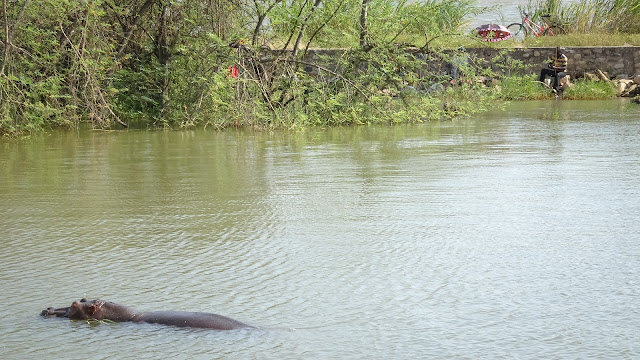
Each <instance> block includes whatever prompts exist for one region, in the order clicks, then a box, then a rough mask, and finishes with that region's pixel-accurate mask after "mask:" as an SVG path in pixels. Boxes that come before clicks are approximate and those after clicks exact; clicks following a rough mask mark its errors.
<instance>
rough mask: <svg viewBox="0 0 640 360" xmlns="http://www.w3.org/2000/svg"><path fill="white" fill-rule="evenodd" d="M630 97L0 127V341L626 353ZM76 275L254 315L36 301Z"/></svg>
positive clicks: (630, 340) (31, 350)
mask: <svg viewBox="0 0 640 360" xmlns="http://www.w3.org/2000/svg"><path fill="white" fill-rule="evenodd" d="M639 119H640V107H638V106H635V107H634V106H632V105H630V104H628V103H624V102H619V101H606V102H599V101H592V102H579V101H556V102H552V101H545V102H527V103H514V104H512V105H510V106H509V107H508V108H507V109H506V111H500V110H496V111H495V112H492V113H488V114H483V115H481V116H478V117H474V118H472V119H462V120H456V121H452V122H442V123H431V124H424V125H419V126H395V127H355V128H339V129H309V130H308V131H306V132H299V133H287V132H258V133H253V132H246V131H233V130H230V131H225V132H214V131H202V130H198V131H186V132H164V131H159V132H147V131H124V132H99V131H94V132H81V133H76V132H64V131H56V132H52V133H49V134H45V135H35V136H33V137H31V138H30V139H23V140H10V139H2V140H0V169H2V171H1V172H0V185H1V186H2V191H1V192H0V214H2V221H1V222H0V234H2V240H0V241H2V247H1V248H0V263H1V264H2V265H1V268H0V269H1V271H0V304H2V308H0V315H1V316H2V318H3V321H2V323H1V325H0V338H1V339H2V341H0V358H2V359H34V358H44V359H55V358H64V359H107V358H108V359H131V358H136V359H145V358H148V359H158V358H168V357H173V358H184V359H186V358H189V359H212V358H229V359H329V358H331V359H333V358H343V359H352V358H355V359H414V358H424V359H445V358H456V359H483V358H484V359H501V358H504V359H513V358H519V359H540V358H545V359H547V358H556V359H565V358H571V359H574V358H580V359H588V358H597V359H603V358H611V359H634V358H635V359H637V358H638V357H640V345H639V344H640V332H639V331H638V329H639V328H640V308H639V307H640V301H639V300H638V299H639V298H640V290H639V289H640V287H639V284H638V279H639V278H640V277H639V271H640V268H639V265H640V222H639V221H638V219H640V164H639V162H638V159H639V158H640V142H639V141H638V136H639V135H640V121H639ZM83 296H87V297H89V298H103V299H108V300H111V301H115V302H119V303H123V304H127V305H130V306H134V307H136V308H139V309H145V310H163V309H167V310H188V311H207V312H215V313H219V314H223V315H227V316H231V317H233V318H236V319H238V320H241V321H244V322H247V323H250V324H252V325H255V326H257V327H259V329H258V330H239V331H229V332H219V331H207V330H188V329H180V328H172V327H162V326H157V325H150V324H126V323H125V324H120V325H108V324H100V325H90V324H87V323H84V322H72V321H68V320H66V319H44V318H41V317H39V316H38V314H39V312H40V311H41V310H42V309H44V308H46V307H48V306H68V305H69V304H70V303H71V301H72V300H74V299H79V298H81V297H83Z"/></svg>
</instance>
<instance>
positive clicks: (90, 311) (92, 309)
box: [87, 304, 98, 316]
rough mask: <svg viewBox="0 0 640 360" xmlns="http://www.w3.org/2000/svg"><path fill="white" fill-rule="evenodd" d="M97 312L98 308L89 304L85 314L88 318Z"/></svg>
mask: <svg viewBox="0 0 640 360" xmlns="http://www.w3.org/2000/svg"><path fill="white" fill-rule="evenodd" d="M97 310H98V307H97V306H96V305H95V304H91V305H89V306H87V314H88V315H89V316H93V314H95V313H96V311H97Z"/></svg>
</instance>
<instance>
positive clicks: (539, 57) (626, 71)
mask: <svg viewBox="0 0 640 360" xmlns="http://www.w3.org/2000/svg"><path fill="white" fill-rule="evenodd" d="M466 50H467V52H468V53H469V54H470V55H471V56H470V58H471V59H474V58H475V59H477V63H476V64H477V65H479V66H481V67H489V68H492V69H493V70H494V71H497V72H501V71H502V70H503V69H505V66H504V65H505V64H506V63H508V62H509V61H511V60H516V61H517V62H521V64H522V65H523V67H521V68H519V69H516V70H510V71H511V72H516V73H521V74H537V73H539V72H540V69H541V68H542V67H543V66H544V64H545V63H546V61H547V60H548V59H549V58H550V57H552V56H554V55H555V48H553V47H536V48H515V49H493V48H467V49H466ZM343 52H344V50H340V49H317V50H311V51H309V55H308V60H312V61H318V62H319V63H321V64H325V65H326V66H328V67H329V68H332V67H334V66H333V65H335V61H332V59H337V58H338V57H340V56H341V54H342V53H343ZM565 53H566V55H567V57H568V58H569V66H568V73H569V74H570V75H571V77H572V78H574V79H575V78H580V77H582V76H584V73H586V72H594V71H596V70H602V71H604V72H606V73H607V74H608V75H609V76H611V77H619V78H622V77H626V78H631V77H633V76H634V75H640V46H609V47H596V46H585V47H566V48H565ZM425 58H427V57H425ZM425 62H427V63H428V64H427V67H432V66H435V67H438V66H443V64H442V61H441V60H440V61H437V60H436V62H437V63H433V60H425ZM506 68H508V69H512V68H511V67H506ZM306 70H307V71H308V72H310V73H313V72H317V69H314V68H312V67H309V68H308V69H306Z"/></svg>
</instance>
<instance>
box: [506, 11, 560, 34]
mask: <svg viewBox="0 0 640 360" xmlns="http://www.w3.org/2000/svg"><path fill="white" fill-rule="evenodd" d="M541 17H542V22H541V23H540V24H536V23H535V22H534V21H533V20H531V17H530V16H529V14H527V13H525V14H524V19H522V23H513V24H510V25H509V26H507V29H509V31H510V32H511V33H512V34H513V35H514V36H518V35H519V34H520V33H521V32H522V33H524V36H529V34H531V35H534V36H546V35H550V36H556V33H560V32H562V29H561V28H560V27H559V26H558V25H557V24H552V25H551V26H549V24H547V22H546V21H544V18H550V17H551V15H549V14H547V15H542V16H541ZM552 28H555V29H556V32H554V31H553V30H552Z"/></svg>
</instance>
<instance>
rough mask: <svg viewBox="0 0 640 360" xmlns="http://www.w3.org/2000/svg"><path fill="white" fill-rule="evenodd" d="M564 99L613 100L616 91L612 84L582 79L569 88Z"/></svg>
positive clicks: (563, 95)
mask: <svg viewBox="0 0 640 360" xmlns="http://www.w3.org/2000/svg"><path fill="white" fill-rule="evenodd" d="M562 97H563V98H564V99H570V100H596V99H613V98H615V97H616V91H615V89H614V88H613V85H612V84H611V83H608V82H603V81H589V80H586V79H581V80H580V81H576V82H575V83H574V84H573V86H571V87H569V88H567V89H566V90H565V91H564V94H562Z"/></svg>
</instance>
